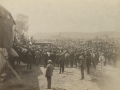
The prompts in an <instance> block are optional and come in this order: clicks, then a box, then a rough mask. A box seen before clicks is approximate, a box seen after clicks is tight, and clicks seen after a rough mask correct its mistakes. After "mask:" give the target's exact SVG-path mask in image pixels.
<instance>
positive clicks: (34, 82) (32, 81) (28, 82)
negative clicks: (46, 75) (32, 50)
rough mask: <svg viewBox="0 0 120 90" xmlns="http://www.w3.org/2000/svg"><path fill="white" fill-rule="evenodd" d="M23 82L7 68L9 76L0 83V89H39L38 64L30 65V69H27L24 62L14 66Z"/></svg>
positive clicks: (39, 72)
mask: <svg viewBox="0 0 120 90" xmlns="http://www.w3.org/2000/svg"><path fill="white" fill-rule="evenodd" d="M15 70H16V71H17V73H18V75H19V76H20V78H21V80H22V82H23V83H24V84H22V85H21V83H20V81H19V80H18V79H17V78H16V77H15V75H14V74H13V73H12V72H11V70H7V73H9V76H7V77H6V80H5V81H4V82H3V83H0V90H39V85H38V78H37V77H38V76H39V75H40V74H41V73H42V72H41V71H40V69H39V66H35V65H33V66H32V70H27V68H26V64H24V63H22V64H21V65H18V66H16V69H15Z"/></svg>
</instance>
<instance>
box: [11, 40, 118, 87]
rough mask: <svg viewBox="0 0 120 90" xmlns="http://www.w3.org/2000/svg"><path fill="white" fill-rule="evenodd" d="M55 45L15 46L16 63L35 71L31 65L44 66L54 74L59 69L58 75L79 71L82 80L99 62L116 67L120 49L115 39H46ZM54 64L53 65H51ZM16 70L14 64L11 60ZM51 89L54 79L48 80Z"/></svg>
mask: <svg viewBox="0 0 120 90" xmlns="http://www.w3.org/2000/svg"><path fill="white" fill-rule="evenodd" d="M47 41H48V42H52V43H51V44H50V43H49V44H46V45H31V44H18V43H17V44H16V43H14V45H13V48H14V50H15V51H16V52H17V53H18V55H19V57H18V58H16V60H17V64H20V62H24V63H27V69H32V64H35V65H36V66H39V65H40V66H42V65H43V66H44V68H46V67H47V68H46V73H47V72H49V71H48V68H51V67H52V68H51V69H49V70H51V73H50V72H49V73H48V74H46V77H47V75H52V71H53V66H54V67H59V68H60V69H59V70H60V71H59V73H60V74H61V73H64V68H79V69H80V71H81V80H83V79H84V70H85V69H87V74H89V73H90V68H91V67H93V68H94V69H97V68H96V66H97V65H98V64H99V63H100V65H101V69H102V67H103V66H106V65H107V64H109V65H114V66H116V62H117V60H119V59H118V58H119V55H120V48H119V46H120V45H119V42H118V41H117V42H116V41H113V40H94V39H91V40H73V39H66V40H61V39H56V40H47ZM51 65H52V66H51ZM12 66H13V68H15V67H14V61H13V60H12ZM47 81H48V87H49V88H50V87H51V76H48V77H47Z"/></svg>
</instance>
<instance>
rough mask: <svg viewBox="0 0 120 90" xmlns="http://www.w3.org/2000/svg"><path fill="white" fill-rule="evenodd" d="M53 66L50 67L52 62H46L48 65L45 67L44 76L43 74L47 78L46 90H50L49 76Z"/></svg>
mask: <svg viewBox="0 0 120 90" xmlns="http://www.w3.org/2000/svg"><path fill="white" fill-rule="evenodd" d="M53 69H54V67H53V65H52V61H51V60H48V65H47V68H46V74H45V77H46V78H47V83H48V85H47V88H48V89H51V76H52V73H53Z"/></svg>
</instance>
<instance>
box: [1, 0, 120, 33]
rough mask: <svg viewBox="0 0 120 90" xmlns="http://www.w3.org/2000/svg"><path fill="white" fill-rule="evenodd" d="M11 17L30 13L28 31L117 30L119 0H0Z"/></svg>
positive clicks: (119, 8) (119, 25) (119, 17)
mask: <svg viewBox="0 0 120 90" xmlns="http://www.w3.org/2000/svg"><path fill="white" fill-rule="evenodd" d="M0 4H1V5H2V6H4V7H5V8H6V9H7V10H9V11H10V12H11V14H12V15H13V17H14V19H15V18H16V15H17V14H18V13H22V14H25V15H28V16H29V32H30V33H31V34H33V33H36V32H63V31H70V32H71V31H74V32H97V31H119V30H120V4H119V0H0Z"/></svg>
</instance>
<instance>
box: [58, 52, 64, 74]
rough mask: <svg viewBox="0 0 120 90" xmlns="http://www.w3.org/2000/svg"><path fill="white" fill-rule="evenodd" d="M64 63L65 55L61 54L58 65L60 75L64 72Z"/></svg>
mask: <svg viewBox="0 0 120 90" xmlns="http://www.w3.org/2000/svg"><path fill="white" fill-rule="evenodd" d="M64 62H65V55H64V54H62V55H61V57H60V60H59V64H60V73H61V71H62V73H63V72H64Z"/></svg>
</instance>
